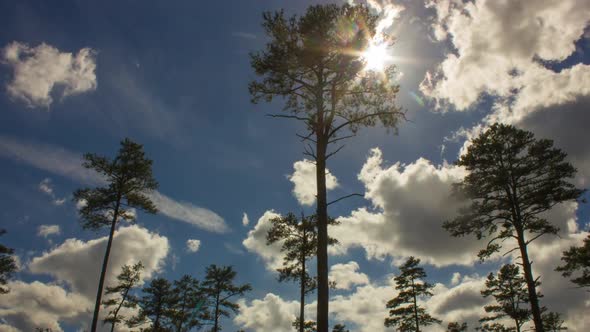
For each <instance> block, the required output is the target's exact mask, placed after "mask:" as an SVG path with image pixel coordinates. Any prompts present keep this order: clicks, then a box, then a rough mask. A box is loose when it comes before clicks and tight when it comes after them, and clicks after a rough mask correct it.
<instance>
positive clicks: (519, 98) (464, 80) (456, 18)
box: [421, 0, 590, 116]
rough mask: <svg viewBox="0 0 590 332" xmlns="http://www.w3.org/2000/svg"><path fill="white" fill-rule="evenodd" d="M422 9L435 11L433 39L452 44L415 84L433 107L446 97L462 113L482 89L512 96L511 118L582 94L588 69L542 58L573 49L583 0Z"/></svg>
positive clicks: (434, 4)
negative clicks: (556, 65)
mask: <svg viewBox="0 0 590 332" xmlns="http://www.w3.org/2000/svg"><path fill="white" fill-rule="evenodd" d="M427 6H428V7H431V8H433V9H434V10H435V11H436V18H435V20H434V23H433V30H434V33H435V37H436V38H437V39H438V40H441V41H442V40H449V41H450V42H451V43H452V45H453V46H454V48H455V49H456V51H455V52H449V53H448V54H447V56H446V58H445V60H444V61H443V62H442V63H441V64H440V65H439V67H438V68H437V70H436V71H435V72H434V73H432V74H428V75H427V76H426V77H425V80H424V81H423V83H422V86H421V90H422V92H423V93H424V94H426V95H427V96H430V97H432V98H435V99H436V100H437V101H438V105H439V106H441V105H442V104H441V103H445V102H446V103H449V104H451V105H453V106H455V107H456V109H459V110H464V109H467V108H468V107H469V106H471V105H472V104H474V103H475V102H477V100H478V98H479V97H480V96H481V95H482V94H484V93H486V94H490V95H493V96H497V97H501V98H503V99H512V100H514V106H513V107H512V112H514V113H516V114H513V115H515V116H518V113H522V112H526V110H527V109H530V108H531V107H536V106H540V105H545V106H548V105H549V104H552V103H563V102H566V101H571V100H572V98H574V97H575V94H578V93H585V94H587V93H588V92H589V91H590V88H589V87H588V86H589V85H588V80H590V78H589V73H590V66H587V65H583V64H578V65H575V66H573V67H572V68H569V69H566V70H563V71H561V72H559V73H556V72H553V71H551V70H550V69H548V68H546V67H544V66H543V63H542V61H562V60H565V59H566V58H567V57H568V56H569V55H570V54H572V53H573V52H574V51H575V45H574V42H575V41H576V40H578V39H580V38H581V37H582V36H583V33H584V28H585V27H586V25H587V23H588V15H589V14H590V5H589V4H588V3H584V4H582V3H581V2H579V1H576V0H564V1H560V2H559V3H556V2H555V1H551V0H542V1H524V2H520V1H506V2H498V1H493V0H477V1H473V2H462V1H454V0H443V1H431V2H429V3H428V4H427Z"/></svg>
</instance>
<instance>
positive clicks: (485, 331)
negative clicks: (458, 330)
mask: <svg viewBox="0 0 590 332" xmlns="http://www.w3.org/2000/svg"><path fill="white" fill-rule="evenodd" d="M475 330H476V331H482V332H514V328H512V327H510V328H508V327H506V326H504V325H502V324H500V323H492V324H489V323H485V324H483V325H481V326H479V327H476V328H475Z"/></svg>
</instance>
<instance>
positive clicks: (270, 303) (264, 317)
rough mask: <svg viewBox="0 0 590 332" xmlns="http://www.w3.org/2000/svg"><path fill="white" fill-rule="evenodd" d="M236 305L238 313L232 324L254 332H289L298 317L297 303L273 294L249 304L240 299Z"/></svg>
mask: <svg viewBox="0 0 590 332" xmlns="http://www.w3.org/2000/svg"><path fill="white" fill-rule="evenodd" d="M238 304H239V306H240V312H239V313H238V314H237V315H236V316H235V317H234V323H235V324H236V325H238V326H240V327H243V328H246V329H248V330H249V331H254V332H267V331H273V332H291V331H293V326H292V325H291V324H292V323H293V321H295V317H297V316H298V315H299V302H298V301H285V300H283V299H282V298H281V297H280V296H278V295H275V294H273V293H268V294H266V295H265V296H264V298H262V299H261V300H259V299H255V300H252V301H251V302H250V303H247V302H246V301H245V300H244V299H240V300H238Z"/></svg>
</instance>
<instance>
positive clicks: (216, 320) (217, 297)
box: [213, 286, 220, 332]
mask: <svg viewBox="0 0 590 332" xmlns="http://www.w3.org/2000/svg"><path fill="white" fill-rule="evenodd" d="M219 287H220V286H218V289H219ZM213 332H219V291H218V292H217V296H216V298H215V323H214V325H213Z"/></svg>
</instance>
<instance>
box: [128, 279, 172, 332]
mask: <svg viewBox="0 0 590 332" xmlns="http://www.w3.org/2000/svg"><path fill="white" fill-rule="evenodd" d="M143 294H144V295H143V296H142V297H141V299H140V300H139V306H140V308H141V309H140V312H139V315H138V316H137V317H136V318H135V319H134V324H133V325H141V324H144V323H145V322H146V321H147V318H149V320H150V321H151V327H150V329H149V331H150V332H168V331H170V327H171V321H172V313H173V307H174V303H175V300H176V299H175V295H174V293H173V292H172V284H171V283H170V282H169V281H168V280H166V279H164V278H155V279H152V281H151V282H150V284H149V285H148V286H146V287H144V288H143Z"/></svg>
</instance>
